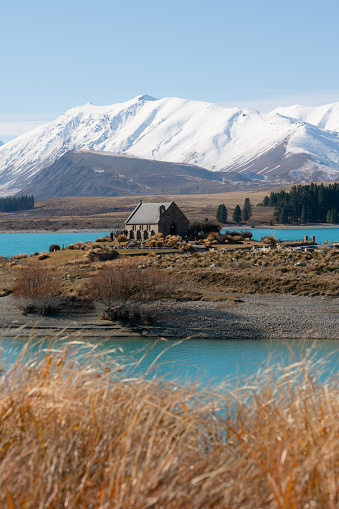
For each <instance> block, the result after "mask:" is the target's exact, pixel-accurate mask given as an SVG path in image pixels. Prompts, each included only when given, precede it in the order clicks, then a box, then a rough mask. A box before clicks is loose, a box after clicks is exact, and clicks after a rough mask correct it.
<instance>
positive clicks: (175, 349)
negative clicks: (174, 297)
mask: <svg viewBox="0 0 339 509" xmlns="http://www.w3.org/2000/svg"><path fill="white" fill-rule="evenodd" d="M27 341H28V340H27V339H24V338H19V339H15V340H13V339H12V338H4V339H3V340H2V343H1V349H2V356H1V357H2V367H3V366H4V365H6V363H7V362H10V363H12V362H14V361H15V359H16V357H17V355H18V354H19V353H20V351H21V349H22V348H23V346H24V345H25V344H26V342H27ZM60 343H61V341H60V342H59V345H60ZM85 344H87V345H88V348H92V347H93V346H94V347H96V348H95V350H93V358H94V356H95V355H98V353H100V352H101V353H103V352H107V351H110V353H107V354H105V356H104V357H105V360H106V361H108V364H110V363H111V364H112V365H113V363H114V362H119V364H120V365H121V366H126V368H123V369H122V376H126V375H127V374H128V373H129V372H130V369H131V368H130V367H129V366H133V365H135V363H136V362H138V361H140V359H141V358H142V357H143V356H144V355H145V358H144V359H143V360H142V361H141V363H140V365H139V366H138V367H137V368H136V369H135V372H138V373H142V374H145V373H146V372H148V375H147V376H148V377H153V376H154V375H155V374H157V375H161V376H164V377H165V378H166V379H172V380H173V379H175V380H178V382H181V383H184V382H185V381H188V382H193V381H194V380H195V379H196V378H197V379H198V381H200V382H201V384H202V385H203V386H207V385H216V384H220V383H221V382H222V381H224V380H225V379H226V380H232V384H233V385H234V383H235V381H240V382H241V381H242V382H246V381H248V379H249V378H250V377H251V376H252V375H254V374H255V373H257V372H258V370H259V369H261V370H264V369H265V367H267V366H270V365H271V366H272V365H274V366H275V365H280V366H283V365H286V364H288V363H290V362H294V361H295V358H294V356H293V355H292V353H291V351H293V354H294V355H295V356H296V357H297V358H299V359H300V358H304V357H305V356H311V357H312V365H313V366H314V368H316V363H317V362H318V361H319V360H320V359H323V360H322V363H323V370H324V374H323V377H326V378H329V377H330V376H331V375H334V376H336V375H337V373H338V371H339V341H327V340H324V341H323V340H316V341H306V340H304V341H300V340H299V341H289V342H286V341H279V340H270V341H268V340H210V339H209V340H201V339H188V340H185V341H182V342H178V341H162V340H159V341H155V340H151V339H144V338H110V339H106V340H100V339H91V340H87V339H86V340H85ZM50 345H51V339H45V340H43V341H39V342H37V341H36V342H35V343H34V342H33V344H32V347H31V348H32V349H33V350H34V351H35V352H40V353H41V355H43V351H44V348H48V346H50ZM53 346H54V347H57V346H58V344H57V343H54V344H53ZM73 351H76V355H78V356H79V360H81V358H82V357H83V350H82V347H81V346H79V345H77V344H76V345H75V346H74V347H73ZM40 353H39V355H40ZM91 355H92V354H91ZM153 363H154V365H153ZM278 373H279V369H277V374H278Z"/></svg>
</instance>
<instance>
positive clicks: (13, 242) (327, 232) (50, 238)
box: [0, 227, 339, 257]
mask: <svg viewBox="0 0 339 509" xmlns="http://www.w3.org/2000/svg"><path fill="white" fill-rule="evenodd" d="M238 231H241V230H238ZM251 232H252V234H253V238H254V239H255V240H260V238H261V237H265V236H268V235H274V236H275V237H276V238H279V239H281V240H296V239H303V238H304V236H305V235H308V236H309V237H310V236H311V235H315V240H316V242H317V243H324V242H325V241H328V242H339V227H334V228H299V227H296V228H282V229H279V228H267V229H259V228H258V229H253V230H251ZM109 233H110V232H109V231H104V232H103V231H101V232H96V231H79V232H39V233H0V256H7V257H11V256H14V255H17V254H27V255H29V254H32V253H35V252H41V251H48V248H49V246H50V245H51V244H58V245H59V246H60V247H62V246H63V245H64V246H67V245H69V244H74V243H76V242H78V241H81V242H85V241H86V240H95V239H97V238H98V237H103V236H105V235H108V234H109Z"/></svg>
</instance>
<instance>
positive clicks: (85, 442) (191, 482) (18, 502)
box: [0, 340, 339, 509]
mask: <svg viewBox="0 0 339 509" xmlns="http://www.w3.org/2000/svg"><path fill="white" fill-rule="evenodd" d="M28 350H29V349H26V350H25V351H24V352H23V354H22V355H21V357H19V358H18V360H17V361H16V362H15V364H14V365H12V366H2V367H3V369H4V371H3V372H2V376H1V379H0V383H1V397H0V432H1V433H0V459H1V462H0V484H1V487H2V489H1V490H0V506H1V507H25V508H28V509H29V508H34V509H35V508H37V507H48V508H59V507H93V508H106V507H107V508H108V507H114V508H115V509H120V508H127V507H130V508H132V507H140V508H146V507H149V508H157V507H166V508H173V509H174V508H175V509H177V508H179V509H180V508H187V507H192V508H193V507H194V508H206V509H207V508H211V507H213V508H224V507H232V508H239V509H240V508H241V509H253V508H254V507H267V508H287V507H288V508H293V507H295V508H299V507H319V508H320V507H333V508H335V507H338V504H339V498H338V479H339V424H338V412H339V387H338V381H337V380H332V381H328V382H326V383H323V382H321V381H320V380H319V378H318V377H317V375H316V374H315V373H317V372H318V370H317V368H316V367H314V366H312V362H311V360H310V359H308V358H305V359H303V360H301V361H299V360H297V359H296V360H295V362H293V363H292V364H290V365H288V366H286V367H284V368H280V371H278V370H277V368H275V369H274V368H271V369H267V370H266V371H261V372H260V373H258V375H257V376H256V377H255V378H253V379H252V380H250V381H249V383H248V384H247V385H246V386H243V387H238V388H237V389H235V390H232V389H229V390H225V389H223V390H211V391H204V390H202V389H201V388H199V387H198V386H196V384H195V383H194V384H192V385H191V386H188V385H185V386H180V384H178V383H174V382H172V383H171V382H165V381H164V380H163V379H161V378H157V377H154V378H152V379H146V378H145V377H143V376H140V375H137V374H136V371H135V370H134V371H133V368H132V367H131V366H128V365H127V364H126V365H121V363H118V362H117V361H114V357H112V355H113V353H114V352H111V357H110V363H108V362H107V361H105V360H104V358H103V357H102V355H101V354H98V353H96V349H95V347H93V348H89V347H87V346H86V344H85V343H83V342H82V341H75V340H73V341H69V342H64V343H63V344H62V346H60V343H59V344H57V343H56V344H55V345H54V346H52V347H51V348H49V349H48V350H45V351H43V350H42V349H40V350H39V349H38V351H37V353H36V354H35V355H33V354H32V355H31V356H29V355H28ZM35 350H36V345H35Z"/></svg>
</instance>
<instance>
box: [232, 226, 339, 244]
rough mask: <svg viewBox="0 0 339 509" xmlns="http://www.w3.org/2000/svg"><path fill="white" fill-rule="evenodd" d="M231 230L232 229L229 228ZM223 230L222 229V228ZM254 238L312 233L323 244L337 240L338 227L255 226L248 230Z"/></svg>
mask: <svg viewBox="0 0 339 509" xmlns="http://www.w3.org/2000/svg"><path fill="white" fill-rule="evenodd" d="M231 230H234V229H233V228H231ZM245 230H246V228H243V229H242V230H241V229H237V230H235V231H245ZM222 231H224V230H222ZM250 231H251V233H252V235H253V237H252V238H253V239H254V240H260V239H261V238H262V237H270V236H273V237H275V238H276V239H280V240H303V239H304V237H305V236H308V238H309V239H310V238H311V236H312V235H314V236H315V241H316V242H317V243H318V244H323V243H325V242H328V243H330V242H339V227H334V228H312V227H308V228H300V227H299V226H298V227H294V228H274V227H271V228H266V229H260V228H255V229H253V230H250Z"/></svg>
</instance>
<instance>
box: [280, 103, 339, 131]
mask: <svg viewBox="0 0 339 509" xmlns="http://www.w3.org/2000/svg"><path fill="white" fill-rule="evenodd" d="M272 113H279V114H280V115H284V116H286V117H291V118H295V119H297V120H301V121H302V122H307V123H309V124H312V125H315V126H316V127H319V128H320V129H324V130H326V131H331V132H337V133H339V102H337V103H332V104H327V105H325V106H314V107H313V106H301V105H300V104H295V105H294V106H279V108H276V109H275V110H273V112H272Z"/></svg>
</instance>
